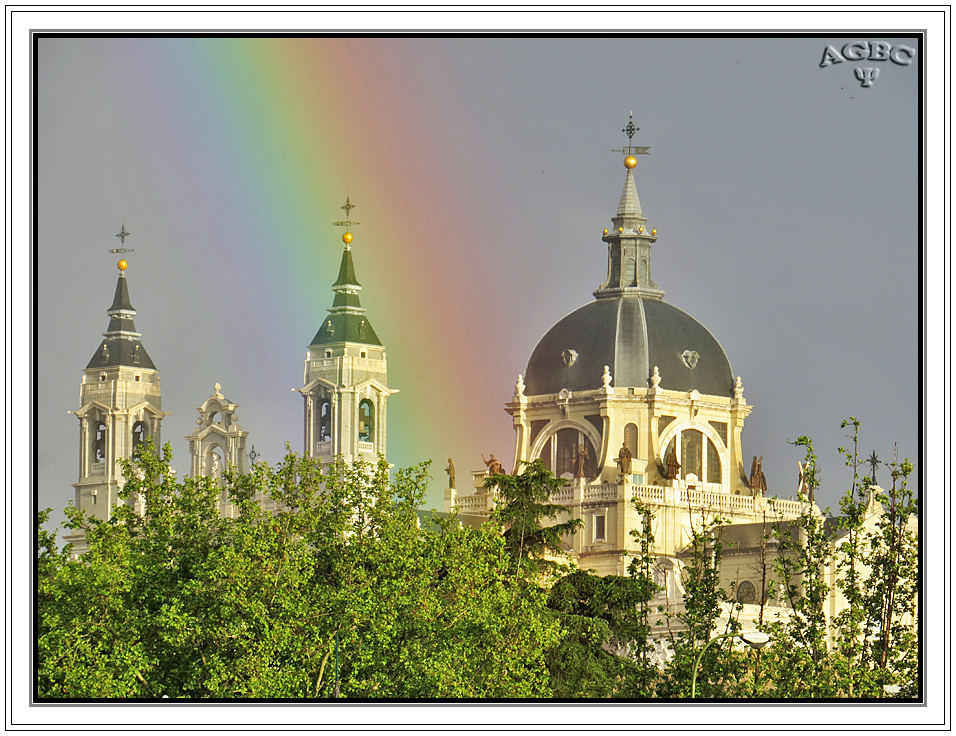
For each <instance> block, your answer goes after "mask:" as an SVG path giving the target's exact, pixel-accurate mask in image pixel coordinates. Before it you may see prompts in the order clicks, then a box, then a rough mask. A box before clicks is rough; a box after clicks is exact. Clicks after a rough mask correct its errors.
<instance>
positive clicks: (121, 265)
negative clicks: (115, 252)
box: [116, 258, 129, 271]
mask: <svg viewBox="0 0 956 736" xmlns="http://www.w3.org/2000/svg"><path fill="white" fill-rule="evenodd" d="M128 266H129V264H128V263H127V262H126V259H125V258H120V259H119V260H118V261H117V262H116V267H117V268H118V269H119V270H120V271H125V270H126V268H127V267H128Z"/></svg>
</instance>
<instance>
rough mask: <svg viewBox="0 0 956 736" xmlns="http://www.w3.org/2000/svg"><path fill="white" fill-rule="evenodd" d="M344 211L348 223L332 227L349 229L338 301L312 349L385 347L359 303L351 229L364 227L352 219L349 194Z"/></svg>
mask: <svg viewBox="0 0 956 736" xmlns="http://www.w3.org/2000/svg"><path fill="white" fill-rule="evenodd" d="M340 209H343V210H345V219H344V220H339V221H336V222H333V223H332V224H333V225H335V226H336V227H344V228H345V232H344V233H342V242H343V243H345V250H344V251H343V252H342V261H341V263H340V264H339V275H338V278H336V279H335V283H334V284H332V291H334V292H335V298H334V299H333V301H332V308H331V309H329V312H330V315H329V316H328V317H326V318H325V321H324V322H323V323H322V326H321V327H319V330H318V332H316V333H315V337H313V338H312V342H311V343H309V347H310V348H312V347H315V346H317V345H328V344H331V343H339V342H357V343H364V344H366V345H381V344H382V343H381V342H380V341H379V339H378V336H377V335H376V334H375V330H373V329H372V325H371V324H370V323H369V321H368V318H367V317H366V316H365V309H364V307H362V302H361V300H360V299H359V292H360V291H361V290H362V285H361V284H360V283H359V281H358V278H357V277H356V275H355V264H354V262H353V261H352V247H351V244H352V240H353V238H354V236H353V235H352V232H351V228H352V227H353V226H355V225H358V224H360V223H358V222H355V221H354V220H352V219H351V214H352V210H354V209H355V205H354V204H352V200H351V198H350V197H349V196H348V194H346V196H345V204H344V205H342V206H341V207H340Z"/></svg>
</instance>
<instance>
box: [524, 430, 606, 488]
mask: <svg viewBox="0 0 956 736" xmlns="http://www.w3.org/2000/svg"><path fill="white" fill-rule="evenodd" d="M538 457H539V458H541V459H542V460H544V464H545V466H546V467H547V468H548V470H551V471H552V472H553V473H554V474H555V475H556V476H558V477H559V478H574V477H576V476H578V475H582V471H583V477H585V478H593V477H594V476H595V475H596V474H597V472H598V467H597V452H595V450H594V445H593V444H592V443H591V440H590V439H589V438H588V436H587V434H585V433H584V432H583V431H581V430H579V429H574V428H573V427H565V428H564V429H560V430H558V431H557V433H555V434H554V435H552V436H551V437H549V438H548V441H547V442H545V444H544V447H543V448H542V449H541V453H540V454H539V455H538Z"/></svg>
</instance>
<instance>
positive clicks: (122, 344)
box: [86, 227, 156, 370]
mask: <svg viewBox="0 0 956 736" xmlns="http://www.w3.org/2000/svg"><path fill="white" fill-rule="evenodd" d="M120 233H121V234H124V235H123V237H122V238H121V242H123V241H125V239H126V237H127V236H129V233H128V232H126V228H125V227H123V228H122V230H120ZM117 237H119V236H117ZM132 250H133V249H132V248H113V249H111V250H109V251H108V252H109V253H129V252H131V251H132ZM116 267H117V268H118V269H119V277H118V278H117V279H116V290H115V291H114V292H113V303H112V304H110V307H109V309H107V310H106V313H107V314H108V315H109V318H110V324H109V327H108V328H107V329H106V332H104V333H103V337H104V340H103V341H102V342H101V343H100V347H99V348H98V349H97V351H96V353H95V354H94V355H93V357H92V358H91V359H90V362H89V363H88V364H87V366H86V370H91V369H99V368H108V367H115V366H129V367H133V368H147V369H151V370H155V368H156V366H155V365H153V361H152V360H150V358H149V355H147V353H146V348H144V347H143V343H142V342H141V341H140V339H139V338H140V337H141V335H140V333H138V332H137V331H136V326H135V325H134V324H133V317H135V316H136V310H135V309H134V308H133V304H132V303H131V302H130V298H129V286H128V285H127V282H126V273H125V272H126V269H127V268H128V267H129V264H128V263H127V262H126V259H125V258H121V259H120V260H119V261H118V262H117V264H116Z"/></svg>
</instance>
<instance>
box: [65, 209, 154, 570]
mask: <svg viewBox="0 0 956 736" xmlns="http://www.w3.org/2000/svg"><path fill="white" fill-rule="evenodd" d="M128 235H129V233H128V232H126V227H125V226H124V227H123V229H122V230H121V231H120V232H119V234H118V237H119V238H120V239H121V241H123V242H124V243H125V240H126V237H127V236H128ZM129 250H130V249H127V248H118V249H115V250H113V251H111V252H114V253H116V252H119V253H126V252H129ZM116 265H117V267H118V268H119V277H118V278H117V281H116V291H115V293H114V295H113V303H112V304H111V305H110V308H109V309H107V310H106V313H107V314H108V315H109V318H110V322H109V327H108V328H107V331H106V332H105V333H103V341H102V342H101V343H100V345H99V347H98V348H97V349H96V352H95V353H94V354H93V357H92V358H90V361H89V363H87V365H86V368H85V369H84V370H83V377H82V378H81V379H80V408H79V409H77V410H76V411H75V412H70V413H72V414H76V416H77V418H78V419H79V420H80V468H79V480H78V481H77V482H76V483H74V484H73V488H74V489H76V498H75V501H74V503H75V505H76V507H77V508H78V509H80V510H81V511H84V512H86V513H87V515H89V516H95V517H96V518H98V519H103V520H106V519H109V518H110V513H111V510H112V508H113V506H115V505H116V504H117V503H118V502H119V496H118V491H119V489H120V488H121V487H122V485H123V482H124V479H123V473H122V469H121V468H120V464H119V461H120V460H130V459H132V458H133V455H134V453H135V452H136V449H137V448H138V447H139V446H140V445H141V444H143V443H144V442H145V441H146V439H147V438H148V437H152V438H153V443H154V445H155V446H157V447H159V446H160V445H161V440H160V426H161V424H162V420H163V417H165V416H168V414H167V413H166V412H163V410H162V399H161V396H160V385H159V371H158V370H157V369H156V366H155V365H154V364H153V361H152V359H151V358H150V357H149V355H148V354H147V352H146V348H145V347H143V343H142V342H141V341H140V339H139V338H140V336H141V335H140V333H138V332H136V327H135V326H134V324H133V317H134V316H136V310H135V309H133V305H132V304H131V303H130V298H129V286H128V285H127V281H126V274H125V272H126V269H127V267H128V263H127V262H126V260H125V259H120V261H119V262H118V263H117V264H116ZM66 541H67V542H72V543H73V544H74V551H75V552H76V553H77V554H82V553H83V552H84V551H85V549H86V543H85V538H84V535H83V534H82V533H80V534H74V535H71V536H69V537H66Z"/></svg>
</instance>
